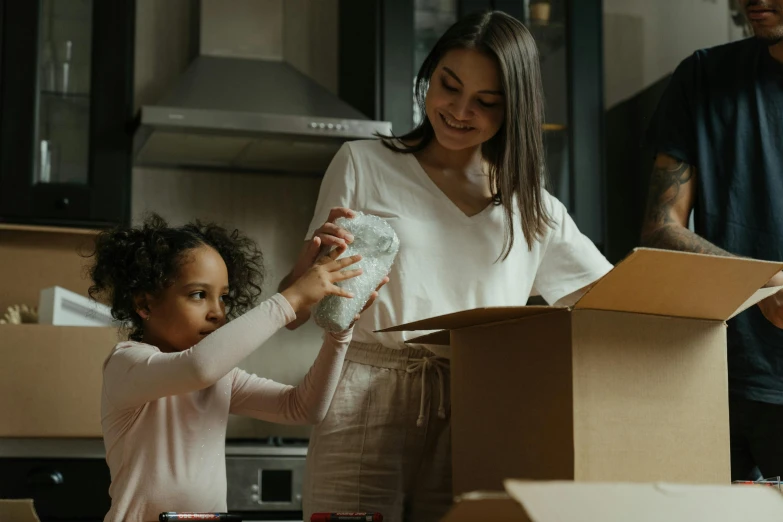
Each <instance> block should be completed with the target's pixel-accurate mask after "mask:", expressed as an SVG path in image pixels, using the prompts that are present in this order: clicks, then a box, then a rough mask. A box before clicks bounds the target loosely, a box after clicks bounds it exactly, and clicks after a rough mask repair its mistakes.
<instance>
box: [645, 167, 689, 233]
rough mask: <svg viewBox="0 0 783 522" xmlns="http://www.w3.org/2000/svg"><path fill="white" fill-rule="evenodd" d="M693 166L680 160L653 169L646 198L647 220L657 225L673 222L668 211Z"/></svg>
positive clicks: (686, 180) (687, 180) (686, 181)
mask: <svg viewBox="0 0 783 522" xmlns="http://www.w3.org/2000/svg"><path fill="white" fill-rule="evenodd" d="M692 169H693V167H691V166H690V165H688V164H687V163H685V162H682V161H680V162H679V163H677V164H675V165H674V166H672V167H658V166H656V167H655V168H654V169H653V173H652V177H651V178H650V194H649V196H648V199H647V221H649V222H652V223H656V224H658V225H667V224H669V223H673V222H674V220H672V218H671V216H670V215H669V211H670V210H671V208H672V206H674V203H675V201H677V196H678V195H679V193H680V187H681V186H682V185H684V184H685V183H688V182H689V181H690V180H691V178H692V177H693V170H692Z"/></svg>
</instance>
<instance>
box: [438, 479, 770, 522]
mask: <svg viewBox="0 0 783 522" xmlns="http://www.w3.org/2000/svg"><path fill="white" fill-rule="evenodd" d="M505 492H506V495H499V494H497V493H491V494H481V493H474V494H468V495H465V496H464V497H462V499H461V500H460V501H459V502H457V503H456V504H455V505H454V507H453V508H452V509H451V511H450V512H449V513H448V514H447V515H446V516H445V517H444V518H443V521H444V522H468V521H470V522H475V521H478V520H493V521H501V522H586V521H596V522H598V521H600V522H629V521H633V522H696V521H699V522H701V521H704V522H737V521H752V520H783V495H781V494H780V493H779V492H778V491H776V490H774V489H772V488H768V487H761V486H705V485H683V484H667V483H658V484H623V483H615V484H612V483H592V484H585V483H577V482H525V481H519V480H507V481H505Z"/></svg>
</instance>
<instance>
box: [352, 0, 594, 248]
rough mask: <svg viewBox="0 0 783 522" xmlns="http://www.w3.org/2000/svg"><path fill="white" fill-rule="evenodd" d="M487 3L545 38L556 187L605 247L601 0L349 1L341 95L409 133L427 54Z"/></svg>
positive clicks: (542, 48)
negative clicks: (417, 80) (447, 32)
mask: <svg viewBox="0 0 783 522" xmlns="http://www.w3.org/2000/svg"><path fill="white" fill-rule="evenodd" d="M542 4H545V5H542ZM486 9H496V10H501V11H505V12H506V13H508V14H511V15H512V16H515V17H516V18H518V19H519V20H521V21H522V22H523V23H525V25H526V26H527V28H528V30H530V32H531V33H532V35H533V37H534V38H535V39H536V42H537V44H538V47H539V53H540V57H541V69H542V76H543V84H544V94H545V97H546V117H547V124H546V126H545V129H544V130H545V141H546V148H547V166H548V171H549V177H550V188H551V191H552V192H553V193H554V194H555V195H556V196H557V197H558V198H559V199H560V200H561V201H562V202H563V203H564V204H565V205H566V207H567V208H568V209H569V212H570V213H571V215H572V216H573V217H574V219H575V221H576V223H577V225H578V226H579V227H580V229H581V230H582V231H583V232H584V233H585V234H586V235H587V236H588V237H590V239H592V240H593V241H594V242H595V243H596V244H597V245H598V246H599V247H602V246H603V243H604V236H605V233H604V227H605V224H604V221H605V219H604V196H603V194H604V153H603V150H604V144H603V117H604V107H603V62H602V60H603V47H602V45H603V44H602V16H603V8H602V2H601V0H548V1H543V0H492V1H490V0H374V1H367V0H340V13H339V16H340V27H341V28H342V29H341V31H340V43H339V53H340V67H339V94H340V97H341V98H342V99H344V100H346V101H347V102H349V103H350V104H352V105H353V106H354V107H356V108H358V109H359V110H361V111H362V112H364V113H365V114H366V115H367V116H369V117H371V118H375V119H381V120H384V121H391V122H392V130H393V131H394V133H395V134H397V135H400V134H404V133H405V132H407V131H408V130H409V129H411V128H412V127H413V125H414V123H415V122H416V121H418V118H419V117H420V115H419V114H418V111H417V109H416V108H415V105H414V102H413V84H414V78H415V75H416V73H417V71H418V68H419V67H420V65H421V63H422V62H423V60H424V58H425V57H426V55H427V53H428V52H429V50H430V49H431V48H432V47H433V45H434V44H435V42H436V41H437V39H438V38H439V37H440V36H441V34H443V32H444V31H445V30H446V29H447V28H448V27H449V26H450V25H451V24H453V23H454V22H455V21H456V20H457V19H458V18H459V17H461V16H464V15H465V14H467V13H471V12H475V11H479V10H486ZM576 21H578V23H575V22H576Z"/></svg>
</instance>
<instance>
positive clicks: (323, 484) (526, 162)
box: [281, 12, 611, 522]
mask: <svg viewBox="0 0 783 522" xmlns="http://www.w3.org/2000/svg"><path fill="white" fill-rule="evenodd" d="M416 85H417V97H418V100H419V104H420V105H421V108H422V114H424V115H425V117H424V119H423V121H422V122H421V124H420V125H419V126H418V127H416V128H415V129H414V130H412V131H411V132H409V133H408V134H406V135H404V136H401V137H399V138H385V139H382V140H367V141H358V142H352V143H348V144H346V145H344V146H343V147H342V148H341V149H340V151H339V152H338V153H337V155H336V156H335V158H334V160H333V161H332V163H331V165H330V166H329V169H328V170H327V172H326V175H325V177H324V180H323V184H322V186H321V191H320V195H319V198H318V204H317V206H316V211H315V216H314V218H313V222H312V225H311V228H310V230H309V233H308V238H311V237H313V236H315V237H320V238H321V241H322V243H323V244H324V245H325V246H334V245H342V244H344V243H345V242H350V240H351V237H350V235H349V234H348V233H347V232H346V231H345V230H342V229H340V228H338V227H336V226H335V225H334V224H333V223H332V222H333V221H334V220H335V219H336V218H337V217H341V216H348V217H350V216H351V214H352V212H351V210H349V209H353V210H360V211H362V212H365V213H370V214H375V215H378V216H381V217H383V218H385V219H387V220H388V222H389V224H391V225H392V227H394V229H395V230H396V232H397V234H398V236H399V238H400V252H399V254H398V257H397V260H396V262H395V264H394V266H393V269H392V274H391V282H390V283H389V284H388V285H387V288H386V292H385V293H384V294H382V295H381V296H380V297H379V299H378V300H377V302H376V305H375V307H373V308H372V309H370V311H369V313H367V314H364V315H363V316H362V318H361V319H360V320H359V322H357V324H356V326H355V328H354V337H353V342H352V343H351V345H350V347H349V349H348V353H347V355H346V363H345V367H344V369H343V373H342V375H341V381H340V384H339V385H338V389H337V391H336V394H335V397H334V400H333V402H332V405H331V408H330V410H329V412H328V413H327V417H326V419H325V420H324V422H323V423H321V424H320V425H319V426H317V427H316V429H315V430H314V432H313V434H312V438H311V442H310V450H309V454H308V459H309V460H308V472H307V476H306V479H305V498H304V508H305V520H309V516H310V513H312V512H314V511H315V512H320V511H330V512H331V511H377V512H380V513H382V514H383V515H384V517H385V520H389V521H399V520H412V521H417V522H418V521H425V520H427V521H429V520H439V519H440V517H441V516H442V515H443V514H444V513H445V512H446V511H447V510H448V508H449V506H450V505H451V503H452V495H451V455H450V440H449V439H450V431H449V430H450V427H449V415H448V397H447V396H445V395H447V394H448V389H449V382H448V351H447V350H443V349H442V348H441V349H437V348H436V347H431V348H432V350H434V351H430V350H429V349H427V347H425V346H420V345H419V346H411V345H406V344H405V343H404V341H405V339H406V338H410V337H412V336H416V335H420V334H421V333H422V332H415V333H413V334H409V333H400V332H398V333H384V334H379V333H374V332H375V331H376V330H379V329H382V328H386V327H389V326H393V325H396V324H401V323H406V322H409V321H413V320H416V319H423V318H426V317H431V316H435V315H441V314H445V313H449V312H454V311H458V310H464V309H468V308H475V307H481V306H510V305H524V304H525V303H526V301H527V299H528V297H529V296H530V294H531V292H532V290H533V289H534V288H535V290H536V291H537V292H538V293H540V294H541V295H542V296H543V297H544V298H545V299H546V300H547V301H548V302H549V303H557V304H569V303H570V302H572V301H573V299H574V298H575V297H577V296H578V295H580V293H581V292H582V291H583V289H584V288H585V287H586V286H588V285H590V284H591V283H593V282H594V281H595V280H597V279H598V278H600V277H601V276H603V275H604V274H605V273H606V272H608V271H609V270H610V269H611V265H610V264H609V263H608V262H607V261H606V259H605V258H604V257H603V256H602V255H601V253H600V252H599V251H598V250H597V249H596V248H595V246H594V245H593V244H592V243H591V242H590V241H589V240H588V239H587V238H586V237H585V236H583V235H582V234H581V233H580V232H579V231H578V230H577V227H576V225H575V224H574V223H573V221H572V220H571V218H570V217H569V215H568V213H567V211H566V209H565V207H564V206H563V205H562V204H561V203H560V202H559V201H557V200H556V199H555V198H554V197H552V196H551V195H550V194H549V193H548V192H546V190H545V189H544V185H545V176H544V172H545V167H544V147H543V136H542V125H543V121H544V119H543V107H544V100H543V93H542V88H541V77H540V71H539V64H538V53H537V50H536V45H535V43H534V41H533V38H532V36H531V35H530V33H529V32H528V31H527V29H525V27H524V26H523V25H522V24H521V23H519V22H518V21H517V20H515V19H514V18H512V17H510V16H508V15H506V14H504V13H500V12H489V13H481V14H476V15H472V16H469V17H466V18H464V19H462V20H460V21H458V22H457V23H456V24H455V25H454V26H452V27H451V28H450V29H449V30H448V31H447V32H446V33H445V34H444V35H443V37H442V38H441V39H440V40H439V41H438V43H437V44H436V45H435V48H434V49H433V50H432V51H431V52H430V54H429V56H428V57H427V58H426V60H425V61H424V64H423V65H422V67H421V70H420V71H419V74H418V77H417V83H416ZM312 262H313V259H312V257H311V256H309V255H307V254H306V253H304V252H303V255H302V256H300V259H299V261H298V262H297V265H296V266H295V267H294V270H293V271H292V272H291V274H289V277H288V278H286V280H285V281H283V283H282V284H281V287H285V286H286V283H287V281H288V280H295V279H294V278H296V277H298V275H299V274H300V273H302V271H303V270H305V269H306V268H307V267H309V266H310V264H311V263H312ZM306 320H307V317H305V316H303V315H300V317H298V320H297V324H301V323H302V322H304V321H306ZM422 372H424V375H422Z"/></svg>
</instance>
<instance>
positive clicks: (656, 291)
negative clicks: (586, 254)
mask: <svg viewBox="0 0 783 522" xmlns="http://www.w3.org/2000/svg"><path fill="white" fill-rule="evenodd" d="M780 270H783V263H778V262H770V261H758V260H754V259H745V258H739V257H720V256H711V255H705V254H693V253H689V252H674V251H670V250H656V249H648V248H637V249H635V250H634V251H633V252H631V254H629V255H628V257H626V258H625V259H623V260H622V261H621V262H620V263H618V264H617V266H615V267H614V269H612V270H611V271H610V272H609V273H608V274H606V275H605V276H604V277H603V278H601V279H600V280H599V281H598V282H597V283H596V284H595V285H594V286H593V287H592V288H591V289H590V290H589V291H588V292H587V293H586V294H585V295H584V296H582V298H581V299H580V300H579V301H578V302H577V303H576V304H575V305H574V308H575V309H591V310H611V311H617V312H633V313H642V314H652V315H667V316H672V317H686V318H693V319H712V320H716V321H726V320H728V319H729V318H730V317H732V315H734V314H735V312H736V311H737V310H738V309H740V308H741V307H742V306H744V305H745V304H746V303H748V302H751V300H752V299H753V296H754V293H755V292H756V291H757V290H758V289H759V288H761V287H763V286H764V285H765V284H766V283H767V282H768V281H769V280H770V279H771V278H772V276H774V275H775V274H776V273H777V272H779V271H780ZM751 304H753V303H752V302H751ZM748 306H750V305H748Z"/></svg>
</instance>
